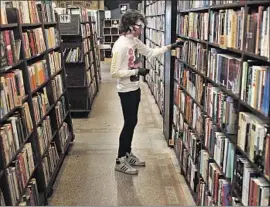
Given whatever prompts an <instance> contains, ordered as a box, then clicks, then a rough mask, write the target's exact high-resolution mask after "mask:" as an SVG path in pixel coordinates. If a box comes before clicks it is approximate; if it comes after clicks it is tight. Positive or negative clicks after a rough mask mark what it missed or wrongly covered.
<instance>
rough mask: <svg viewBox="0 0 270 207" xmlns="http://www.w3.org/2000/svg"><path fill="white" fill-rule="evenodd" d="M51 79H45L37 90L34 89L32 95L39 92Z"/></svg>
mask: <svg viewBox="0 0 270 207" xmlns="http://www.w3.org/2000/svg"><path fill="white" fill-rule="evenodd" d="M50 80H51V79H50V78H48V79H47V80H45V81H44V83H42V84H41V85H39V86H38V87H37V88H36V89H35V90H33V91H32V95H33V94H35V93H36V92H38V91H39V90H40V89H42V88H43V87H44V86H45V85H47V83H48V82H49V81H50Z"/></svg>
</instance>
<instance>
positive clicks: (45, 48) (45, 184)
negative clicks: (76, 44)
mask: <svg viewBox="0 0 270 207" xmlns="http://www.w3.org/2000/svg"><path fill="white" fill-rule="evenodd" d="M0 46H1V60H0V61H1V65H0V98H1V99H0V205H1V206H2V205H12V206H15V205H16V206H17V205H20V206H29V205H32V206H34V205H46V204H47V198H48V196H49V195H50V192H51V191H52V187H53V183H54V181H55V178H56V176H57V174H58V172H59V170H60V167H61V164H62V162H63V160H64V157H65V154H66V153H67V150H68V146H69V145H70V143H71V141H72V140H73V139H74V135H73V127H72V120H71V116H70V110H69V105H68V94H67V90H66V82H65V67H64V64H63V59H62V45H61V41H60V36H59V24H58V20H57V18H56V16H55V14H54V10H53V7H52V5H51V3H49V2H46V3H44V2H43V1H38V2H35V1H8V2H7V1H6V2H1V18H0Z"/></svg>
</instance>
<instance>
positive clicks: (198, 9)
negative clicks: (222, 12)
mask: <svg viewBox="0 0 270 207" xmlns="http://www.w3.org/2000/svg"><path fill="white" fill-rule="evenodd" d="M208 9H209V7H199V8H193V9H188V10H184V11H183V10H182V11H178V13H189V12H199V11H207V10H208Z"/></svg>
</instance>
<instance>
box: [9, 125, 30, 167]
mask: <svg viewBox="0 0 270 207" xmlns="http://www.w3.org/2000/svg"><path fill="white" fill-rule="evenodd" d="M33 133H34V131H33V130H32V131H31V132H30V134H29V135H28V136H27V137H26V139H25V140H24V142H23V143H22V145H21V146H20V148H19V149H18V150H17V151H16V153H15V154H14V155H13V156H12V158H11V159H10V161H9V162H8V163H7V164H6V166H5V168H7V167H9V166H10V165H11V163H12V162H13V161H14V160H15V159H16V157H17V156H18V154H19V153H20V152H21V151H22V149H23V147H24V145H25V144H26V143H27V142H28V140H29V138H30V137H31V136H32V134H33Z"/></svg>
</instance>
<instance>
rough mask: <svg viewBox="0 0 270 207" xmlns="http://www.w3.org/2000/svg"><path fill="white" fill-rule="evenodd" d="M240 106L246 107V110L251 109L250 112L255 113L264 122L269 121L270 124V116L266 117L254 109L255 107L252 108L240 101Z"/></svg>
mask: <svg viewBox="0 0 270 207" xmlns="http://www.w3.org/2000/svg"><path fill="white" fill-rule="evenodd" d="M240 104H241V105H242V106H244V107H245V108H247V109H249V110H250V111H252V113H254V114H255V115H256V116H258V117H260V119H263V120H264V121H267V122H268V123H269V124H270V117H269V116H265V115H264V114H263V113H262V112H260V111H258V110H257V109H254V108H253V107H251V106H250V105H249V104H247V103H246V102H244V101H242V100H240Z"/></svg>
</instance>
